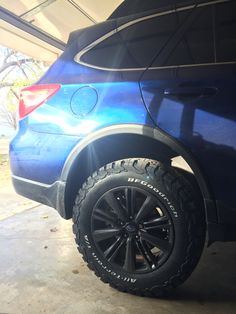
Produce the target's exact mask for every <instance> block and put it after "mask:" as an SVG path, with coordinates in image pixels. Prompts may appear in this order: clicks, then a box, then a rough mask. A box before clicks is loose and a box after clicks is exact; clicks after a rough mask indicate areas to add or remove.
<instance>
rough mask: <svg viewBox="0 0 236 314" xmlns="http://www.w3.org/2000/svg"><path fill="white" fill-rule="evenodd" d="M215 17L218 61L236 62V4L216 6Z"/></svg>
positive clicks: (229, 3) (233, 2) (232, 2)
mask: <svg viewBox="0 0 236 314" xmlns="http://www.w3.org/2000/svg"><path fill="white" fill-rule="evenodd" d="M215 16H216V55H217V61H218V62H226V61H236V2H235V1H231V2H228V3H221V4H218V5H216V15H215Z"/></svg>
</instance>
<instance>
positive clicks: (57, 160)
mask: <svg viewBox="0 0 236 314" xmlns="http://www.w3.org/2000/svg"><path fill="white" fill-rule="evenodd" d="M227 3H228V2H227ZM229 3H231V4H233V1H231V2H230V1H229ZM221 5H225V4H219V6H221ZM216 6H218V4H217V5H216ZM219 8H220V7H219ZM188 10H189V9H188ZM202 10H203V11H204V9H202ZM216 11H217V10H216ZM155 12H156V11H155ZM209 12H211V10H210V5H209V6H208V7H207V8H206V11H205V14H208V13H209ZM185 13H186V14H188V11H186V12H185ZM229 13H230V12H229ZM148 14H150V13H149V12H148V13H147V12H146V13H143V16H144V15H145V18H146V16H147V15H148ZM168 14H169V13H168ZM175 14H176V13H175ZM201 16H204V15H201ZM137 17H138V18H140V17H142V13H140V14H139V15H138V16H129V17H126V18H120V19H114V20H109V21H105V22H103V23H100V24H98V25H95V26H92V27H89V28H87V29H84V30H80V31H77V32H75V33H72V35H71V36H70V39H69V43H68V47H67V48H66V50H65V52H64V53H63V54H62V55H61V56H60V57H59V59H58V60H57V61H56V62H55V63H54V64H53V65H52V66H51V68H50V69H49V71H48V72H47V73H46V74H45V75H44V76H43V77H42V78H41V79H40V81H39V82H38V83H37V84H51V83H52V84H53V83H58V84H61V89H60V90H59V91H58V92H57V93H56V94H55V95H54V96H53V97H52V98H50V99H49V100H48V101H47V102H46V103H44V104H43V105H41V106H40V107H38V108H37V109H36V110H34V111H33V112H31V113H30V114H29V115H28V116H27V117H25V118H24V119H22V120H21V121H20V124H19V130H18V133H17V135H16V136H15V138H14V139H13V140H12V142H11V145H10V160H11V168H12V172H13V174H14V175H16V176H19V177H23V178H26V179H29V180H33V181H38V182H41V183H45V184H52V183H54V182H55V181H56V180H59V179H60V175H61V172H62V168H63V166H64V164H65V161H66V159H67V158H68V156H69V154H70V152H71V151H72V150H73V148H74V147H75V145H77V144H78V143H79V142H80V141H81V139H84V138H86V136H88V135H89V134H91V132H94V131H96V130H102V129H103V128H105V127H107V126H113V125H116V124H139V125H146V126H151V127H154V128H159V129H160V130H162V131H164V132H165V133H166V134H167V135H168V136H169V137H170V138H172V139H175V140H176V141H177V142H178V143H179V144H180V145H181V147H183V149H185V150H186V151H188V152H190V154H191V156H192V158H193V159H194V161H195V162H196V163H197V165H198V166H199V168H200V169H201V170H202V173H203V174H204V176H205V178H206V184H207V186H208V188H209V190H210V191H211V194H212V195H213V201H221V202H222V203H224V204H226V205H227V206H228V207H232V208H236V197H235V191H236V180H235V173H236V162H235V161H236V93H235V86H236V76H235V73H236V71H235V70H236V63H235V60H236V59H235V56H233V52H231V51H233V48H234V47H233V46H232V47H231V48H230V49H226V54H224V53H223V54H222V56H224V55H226V57H227V56H228V57H229V58H231V59H230V62H223V61H224V60H223V59H220V61H222V60H223V61H222V62H216V61H217V60H216V57H217V56H216V52H215V56H214V58H215V59H214V60H213V61H212V63H209V62H208V61H207V62H208V63H206V64H202V63H200V62H198V57H199V56H200V57H201V58H202V57H204V49H203V48H204V47H203V48H202V47H200V48H199V49H200V50H199V53H197V54H196V55H197V58H196V60H197V61H196V63H195V64H188V62H187V61H186V60H184V62H185V61H186V63H184V65H180V66H179V65H176V66H172V65H171V66H169V67H168V66H167V67H166V66H165V62H166V61H168V58H167V56H169V55H171V52H173V51H174V50H175V48H176V46H177V45H178V42H180V41H181V38H182V37H181V36H184V32H185V31H187V30H188V28H189V29H190V30H191V27H190V26H191V25H188V23H192V22H193V21H192V22H191V21H190V20H188V19H187V18H183V21H182V23H183V24H182V25H179V24H178V23H177V24H176V21H177V20H178V21H179V19H178V18H177V19H176V17H174V18H173V19H171V14H170V21H171V23H170V24H168V27H170V30H167V32H169V33H170V34H169V35H170V37H168V36H167V35H168V34H167V35H165V34H164V33H163V34H162V33H161V34H159V35H160V36H162V35H163V36H164V35H165V36H167V37H166V41H164V42H166V45H164V48H163V47H162V48H163V49H161V47H157V48H156V49H159V50H158V51H161V53H160V55H161V58H160V59H161V61H160V60H159V59H158V57H160V55H159V54H157V56H156V58H155V60H153V56H152V58H151V60H149V59H148V60H147V55H148V54H146V51H148V49H147V48H145V47H143V46H142V45H145V44H147V47H149V48H150V45H152V43H153V38H154V39H155V37H153V38H152V36H156V34H155V32H152V34H151V35H150V36H147V38H146V37H145V35H143V34H141V35H142V36H141V39H140V38H139V40H140V41H142V45H141V46H140V47H139V48H140V49H137V48H136V44H137V43H138V39H137V38H138V35H139V34H137V33H135V27H133V28H132V31H133V32H132V33H131V35H134V36H136V37H135V40H131V39H132V38H131V37H129V36H130V34H129V32H124V33H120V35H119V36H120V37H119V36H118V37H116V38H118V39H119V38H121V43H120V46H115V47H122V45H123V50H124V51H125V53H126V54H125V56H126V57H127V58H128V59H129V62H130V63H131V64H132V65H133V64H134V65H135V64H137V68H134V69H133V70H132V68H131V69H130V70H129V71H127V70H124V69H119V70H120V71H113V70H110V71H109V70H107V69H106V70H101V69H100V70H98V69H95V68H92V67H89V66H88V67H86V66H84V65H81V64H78V63H76V62H75V61H74V57H75V56H76V54H77V53H78V52H80V51H81V50H83V49H85V48H86V47H90V48H91V45H92V44H94V42H95V41H96V40H97V39H99V38H101V37H102V36H104V35H106V34H108V33H109V34H110V32H111V31H112V34H116V35H117V33H118V32H117V27H120V26H122V25H123V23H127V22H129V21H132V20H133V19H135V18H137ZM231 19H232V18H231ZM167 20H168V16H167ZM152 21H153V25H154V26H158V27H156V28H155V29H156V30H157V31H158V30H159V29H160V27H159V22H160V21H161V18H160V21H159V19H158V18H155V19H154V18H153V20H152ZM207 21H208V23H207V27H209V28H210V26H209V25H210V22H209V21H212V18H211V19H210V20H207ZM230 21H231V20H230ZM226 22H227V21H226ZM155 23H156V24H155ZM230 23H231V22H230ZM172 24H173V25H172ZM208 24H209V25H208ZM231 24H232V23H231ZM142 25H144V26H145V23H143V24H142ZM221 25H223V26H224V23H221V24H219V26H221ZM161 26H162V25H161ZM172 26H173V30H171V27H172ZM182 26H184V27H182ZM200 26H201V25H200ZM168 27H167V28H168ZM204 27H205V26H204ZM204 27H203V28H204ZM205 28H206V27H205ZM205 28H204V29H205ZM196 29H197V28H196ZM223 30H224V29H223ZM139 31H140V29H139ZM143 31H144V34H146V35H148V34H147V33H148V32H147V29H145V27H144V29H143ZM191 31H192V30H191ZM202 32H203V29H201V28H200V30H199V34H198V33H197V32H196V33H197V34H195V33H193V36H195V35H196V36H197V38H198V39H199V41H200V38H205V37H204V36H202ZM173 34H174V35H176V36H174V35H173ZM209 34H210V35H209ZM209 34H207V36H206V38H207V39H208V40H209V38H211V37H212V34H211V33H209ZM157 35H158V34H157ZM198 35H199V36H198ZM229 35H230V34H229ZM149 37H150V38H151V40H149V42H148V38H149ZM189 37H190V38H191V36H189ZM189 37H188V38H189ZM232 37H233V36H232ZM127 38H128V39H127ZM130 38H131V39H130ZM168 38H169V39H170V40H167V39H168ZM186 38H187V37H186ZM186 38H185V39H186ZM143 39H144V40H143ZM208 40H205V41H206V42H207V44H206V46H207V47H208ZM228 40H232V38H230V36H229V38H228V37H227V38H226V40H225V41H223V43H222V45H226V48H227V47H228V46H227V45H228ZM233 40H235V39H233ZM172 41H173V42H172ZM197 43H198V40H196V41H194V43H193V48H194V47H195V46H196V44H197ZM116 44H117V43H116V41H113V42H112V41H111V42H110V43H109V44H107V47H110V46H112V45H116ZM131 44H132V45H133V46H132V45H131ZM190 44H191V41H190ZM94 47H96V45H94V46H93V48H94ZM103 48H104V47H103ZM103 48H102V49H103ZM113 48H114V47H113ZM197 48H198V47H197ZM197 48H196V50H197ZM208 48H209V47H208ZM214 48H215V47H214ZM132 49H133V50H134V52H135V53H134V55H132ZM168 49H170V50H171V51H168ZM202 49H203V50H202ZM123 50H122V49H120V50H118V51H116V58H117V59H118V58H119V55H121V56H122V53H123V52H124V51H123ZM186 50H187V49H186ZM112 51H113V50H112ZM212 51H213V50H212ZM183 52H184V53H185V52H186V51H185V50H183ZM192 52H194V49H193V51H192ZM94 55H95V60H93V61H94V62H95V63H96V61H99V60H96V54H94ZM206 55H207V58H210V57H209V56H210V55H211V54H209V56H208V53H206ZM212 55H213V53H212ZM100 56H102V54H100ZM112 56H113V54H112ZM222 56H221V55H219V57H220V58H223V57H222ZM105 57H106V55H105ZM175 57H176V59H177V60H179V58H180V57H181V54H180V53H179V52H178V53H176V56H175ZM232 58H233V59H232ZM139 59H140V60H141V62H142V64H145V62H147V65H146V66H145V68H142V69H140V67H139V61H140V60H139ZM192 59H193V60H194V58H193V55H191V53H190V60H192ZM103 61H104V60H103ZM105 61H106V60H105ZM113 61H114V63H115V62H116V61H117V60H116V59H114V60H113ZM156 61H158V62H156ZM172 61H173V60H172ZM232 61H233V62H232ZM122 62H123V60H122ZM155 62H156V63H155ZM159 62H162V64H163V65H164V66H162V67H159V68H156V69H155V68H154V65H155V64H156V65H158V66H159ZM127 63H128V61H127ZM117 64H118V65H117ZM117 64H116V66H119V63H118V61H117ZM123 64H125V65H126V62H123ZM177 64H178V63H177ZM152 66H153V68H152ZM85 90H87V91H88V90H90V91H93V92H91V93H90V92H89V93H88V94H87V95H86V93H85V94H83V92H82V93H81V91H85ZM77 103H78V105H77ZM76 106H78V108H76ZM77 109H78V110H77ZM81 112H82V113H84V114H81Z"/></svg>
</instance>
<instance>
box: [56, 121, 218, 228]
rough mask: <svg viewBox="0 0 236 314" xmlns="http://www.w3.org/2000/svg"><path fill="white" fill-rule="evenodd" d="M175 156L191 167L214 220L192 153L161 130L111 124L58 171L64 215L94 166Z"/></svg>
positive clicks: (86, 141)
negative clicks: (63, 184) (63, 187)
mask: <svg viewBox="0 0 236 314" xmlns="http://www.w3.org/2000/svg"><path fill="white" fill-rule="evenodd" d="M130 143H132V144H130ZM153 147H155V149H153ZM176 156H181V157H182V158H183V159H184V160H185V161H186V162H187V164H188V165H189V167H190V168H191V170H192V172H193V174H194V176H195V179H196V181H197V183H198V186H199V188H200V190H201V193H202V196H203V199H204V203H205V209H206V216H207V220H208V222H209V221H212V222H214V223H215V222H216V209H215V206H214V202H213V201H212V200H213V197H212V193H211V191H210V188H209V185H208V184H207V180H206V178H205V175H204V173H203V172H202V170H201V169H200V167H199V165H198V164H197V162H196V161H195V159H194V157H193V156H192V154H191V152H189V151H188V150H187V149H186V148H185V147H184V146H183V145H182V144H181V143H179V142H178V141H176V140H175V139H173V138H172V137H170V136H169V135H167V134H166V133H164V132H163V131H161V130H160V129H157V128H153V127H149V126H144V125H137V124H125V125H113V126H110V127H106V128H104V129H101V130H98V131H95V132H93V133H91V134H90V135H88V136H87V137H86V138H84V139H83V140H81V141H80V142H79V144H78V145H76V146H75V147H74V149H73V150H72V152H71V153H70V155H69V156H68V158H67V160H66V162H65V165H64V168H63V170H62V174H61V181H64V182H66V189H65V195H64V201H65V213H66V218H71V216H72V207H73V203H74V199H75V196H76V194H77V192H78V189H79V188H80V187H81V186H82V184H83V183H84V181H85V180H86V179H87V177H88V176H90V175H92V173H93V172H94V171H95V170H96V169H98V168H100V167H102V166H104V165H105V164H107V163H110V162H112V161H115V160H119V159H125V158H132V157H133V158H138V157H139V158H149V159H155V160H158V161H162V162H167V163H168V162H170V159H171V158H173V157H176ZM77 174H79V175H77Z"/></svg>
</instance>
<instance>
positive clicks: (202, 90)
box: [164, 87, 217, 98]
mask: <svg viewBox="0 0 236 314" xmlns="http://www.w3.org/2000/svg"><path fill="white" fill-rule="evenodd" d="M216 93H217V88H216V87H176V88H166V89H165V90H164V95H165V96H171V97H176V98H199V97H211V96H214V95H215V94H216Z"/></svg>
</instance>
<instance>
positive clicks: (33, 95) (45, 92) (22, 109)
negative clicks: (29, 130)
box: [19, 84, 61, 119]
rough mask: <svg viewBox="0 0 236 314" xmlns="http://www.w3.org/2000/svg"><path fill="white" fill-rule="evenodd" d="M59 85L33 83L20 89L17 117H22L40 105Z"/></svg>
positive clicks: (57, 89)
mask: <svg viewBox="0 0 236 314" xmlns="http://www.w3.org/2000/svg"><path fill="white" fill-rule="evenodd" d="M60 88H61V85H59V84H50V85H33V86H29V87H26V88H24V89H22V90H21V93H20V103H19V118H20V119H22V118H24V117H25V116H26V115H28V114H29V113H30V112H32V111H33V110H35V109H36V108H38V107H39V106H41V105H42V104H43V103H44V102H45V101H46V100H48V99H49V98H50V97H52V96H53V95H54V94H55V93H56V92H57V91H59V89H60Z"/></svg>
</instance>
